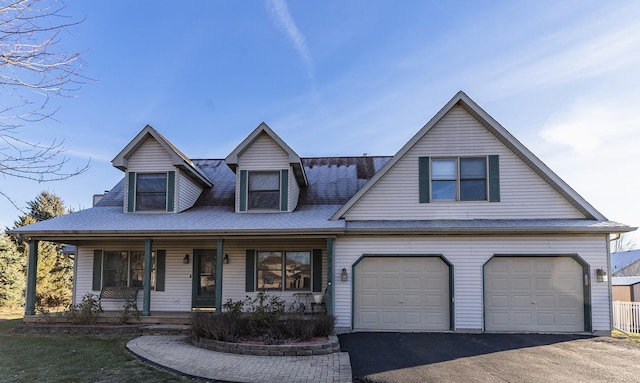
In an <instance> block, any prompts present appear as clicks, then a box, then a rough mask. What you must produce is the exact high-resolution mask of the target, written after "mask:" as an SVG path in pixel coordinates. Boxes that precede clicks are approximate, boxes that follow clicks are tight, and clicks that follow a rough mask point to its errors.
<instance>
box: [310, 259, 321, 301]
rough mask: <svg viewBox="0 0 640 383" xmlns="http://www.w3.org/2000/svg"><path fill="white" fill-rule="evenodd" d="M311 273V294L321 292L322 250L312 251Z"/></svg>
mask: <svg viewBox="0 0 640 383" xmlns="http://www.w3.org/2000/svg"><path fill="white" fill-rule="evenodd" d="M311 272H312V273H313V292H316V293H321V292H322V249H313V259H312V260H311Z"/></svg>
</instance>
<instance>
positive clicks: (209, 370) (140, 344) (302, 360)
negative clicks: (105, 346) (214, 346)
mask: <svg viewBox="0 0 640 383" xmlns="http://www.w3.org/2000/svg"><path fill="white" fill-rule="evenodd" d="M127 349H129V351H131V352H132V353H134V354H135V355H137V356H138V357H140V358H141V359H143V360H146V361H149V362H151V363H154V364H157V365H160V366H162V367H164V368H167V369H170V370H173V371H176V372H179V373H181V374H185V375H188V376H193V377H198V378H204V379H212V380H222V381H227V382H238V383H244V382H265V383H268V382H273V383H284V382H309V383H311V382H320V383H334V382H337V383H346V382H351V363H350V360H349V354H348V353H346V352H337V353H333V354H328V355H313V356H253V355H237V354H225V353H220V352H215V351H209V350H205V349H202V348H199V347H196V346H194V345H192V344H191V343H190V342H189V340H188V338H187V337H185V336H175V335H163V336H151V335H148V336H141V337H138V338H136V339H133V340H131V341H129V343H127Z"/></svg>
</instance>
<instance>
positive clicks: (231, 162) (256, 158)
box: [225, 122, 308, 212]
mask: <svg viewBox="0 0 640 383" xmlns="http://www.w3.org/2000/svg"><path fill="white" fill-rule="evenodd" d="M225 161H226V163H227V165H228V166H229V167H230V168H231V169H232V170H233V171H234V172H235V173H236V199H235V200H236V206H235V210H236V212H291V211H294V210H295V208H296V206H297V205H298V197H299V195H300V189H301V188H304V187H307V186H308V181H307V176H306V174H305V171H304V167H303V165H302V161H301V160H300V156H298V155H297V154H296V152H294V151H293V149H291V148H290V147H289V145H287V144H286V143H285V142H284V141H283V140H282V139H281V138H280V137H279V136H278V135H277V134H275V132H274V131H273V130H271V128H269V126H268V125H267V124H265V123H264V122H263V123H261V124H260V125H258V127H257V128H256V129H255V130H254V131H253V132H251V134H249V136H248V137H247V138H246V139H244V141H242V142H241V143H240V145H238V146H237V147H236V148H235V149H234V150H233V151H232V152H231V154H229V155H228V156H227V158H226V159H225Z"/></svg>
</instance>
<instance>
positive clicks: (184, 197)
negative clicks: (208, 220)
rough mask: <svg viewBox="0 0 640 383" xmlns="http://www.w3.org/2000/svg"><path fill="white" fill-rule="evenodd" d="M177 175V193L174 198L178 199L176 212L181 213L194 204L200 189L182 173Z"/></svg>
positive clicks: (200, 191)
mask: <svg viewBox="0 0 640 383" xmlns="http://www.w3.org/2000/svg"><path fill="white" fill-rule="evenodd" d="M178 175H179V176H178V177H177V180H176V183H177V185H176V188H177V190H178V193H177V196H176V197H177V199H178V212H181V211H184V210H187V209H188V208H190V207H191V206H193V204H194V203H196V201H197V200H198V197H199V196H200V193H202V187H201V186H200V185H198V184H196V183H195V182H194V181H193V180H192V179H191V178H189V177H187V176H186V175H185V174H184V172H182V171H180V172H179V173H178Z"/></svg>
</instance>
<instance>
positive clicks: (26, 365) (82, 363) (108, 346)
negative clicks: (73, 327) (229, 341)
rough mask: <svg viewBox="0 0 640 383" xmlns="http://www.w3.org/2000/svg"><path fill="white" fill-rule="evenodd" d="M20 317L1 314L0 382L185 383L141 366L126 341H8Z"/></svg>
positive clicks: (29, 338) (54, 338) (67, 338)
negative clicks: (10, 332)
mask: <svg viewBox="0 0 640 383" xmlns="http://www.w3.org/2000/svg"><path fill="white" fill-rule="evenodd" d="M21 316H22V313H17V312H0V381H1V382H7V383H8V382H21V383H22V382H188V381H190V379H187V378H184V377H179V376H176V375H173V374H171V373H169V372H166V371H162V370H159V369H156V368H154V367H151V366H149V365H147V364H144V363H142V362H140V361H139V360H138V359H137V358H136V357H134V356H133V355H132V354H130V353H129V352H128V351H127V350H126V349H125V344H126V343H127V341H128V340H129V339H130V338H127V337H91V336H71V335H56V336H38V335H9V334H7V330H10V329H11V328H12V327H14V326H16V325H18V324H19V323H20V322H21V321H22V320H21V319H20V318H21Z"/></svg>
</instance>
